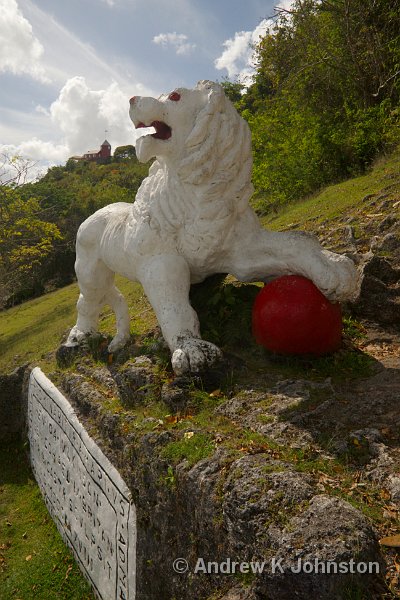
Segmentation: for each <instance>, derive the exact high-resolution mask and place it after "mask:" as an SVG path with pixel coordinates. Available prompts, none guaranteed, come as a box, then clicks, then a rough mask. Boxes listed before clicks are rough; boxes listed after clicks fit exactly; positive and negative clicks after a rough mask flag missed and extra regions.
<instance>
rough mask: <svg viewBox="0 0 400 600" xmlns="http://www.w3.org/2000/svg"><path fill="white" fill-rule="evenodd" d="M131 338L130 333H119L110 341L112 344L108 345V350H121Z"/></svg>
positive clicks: (111, 351) (110, 351)
mask: <svg viewBox="0 0 400 600" xmlns="http://www.w3.org/2000/svg"><path fill="white" fill-rule="evenodd" d="M129 338H130V334H129V333H127V334H122V333H118V334H117V335H116V336H115V337H114V338H113V339H112V340H111V342H110V344H109V345H108V348H107V350H108V352H109V353H110V354H112V353H113V352H116V351H117V350H121V348H123V347H124V346H125V344H126V343H127V341H128V340H129Z"/></svg>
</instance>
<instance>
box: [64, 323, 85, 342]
mask: <svg viewBox="0 0 400 600" xmlns="http://www.w3.org/2000/svg"><path fill="white" fill-rule="evenodd" d="M86 336H87V333H85V332H84V331H80V330H79V329H78V328H77V326H76V325H74V327H73V328H72V329H71V331H70V332H69V336H68V338H67V341H66V342H65V344H64V346H66V347H67V348H72V347H73V346H79V344H80V343H81V342H82V340H83V339H85V337H86Z"/></svg>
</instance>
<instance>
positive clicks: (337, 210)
mask: <svg viewBox="0 0 400 600" xmlns="http://www.w3.org/2000/svg"><path fill="white" fill-rule="evenodd" d="M399 178H400V150H398V151H397V152H395V153H394V154H393V155H392V156H390V157H388V158H381V159H379V160H378V161H377V162H376V163H375V165H374V166H373V167H372V168H371V170H370V171H369V172H368V173H367V174H365V175H361V176H360V177H355V178H353V179H348V180H347V181H343V182H341V183H338V184H336V185H330V186H328V187H326V188H324V189H323V190H322V191H321V192H319V193H317V194H314V195H312V196H311V197H309V198H307V199H305V200H301V201H299V202H295V203H293V204H290V205H288V206H286V207H285V208H283V209H282V210H281V211H280V212H277V213H270V214H268V215H267V216H265V217H263V219H262V222H263V225H264V226H265V227H266V228H268V229H275V230H282V229H292V228H300V229H306V230H310V231H312V230H314V231H316V230H317V229H318V226H319V225H321V224H322V223H324V222H325V221H334V220H337V219H341V220H344V219H345V218H346V217H347V216H349V215H351V214H353V213H354V210H355V209H358V208H360V207H362V205H363V201H364V199H365V197H366V196H370V195H372V194H376V193H379V192H381V193H385V192H386V191H387V187H388V186H390V187H391V188H393V185H392V184H393V182H394V181H396V182H397V183H398V180H399Z"/></svg>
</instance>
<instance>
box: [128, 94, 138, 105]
mask: <svg viewBox="0 0 400 600" xmlns="http://www.w3.org/2000/svg"><path fill="white" fill-rule="evenodd" d="M135 100H136V96H132V98H131V99H130V100H129V104H133V103H134V102H135Z"/></svg>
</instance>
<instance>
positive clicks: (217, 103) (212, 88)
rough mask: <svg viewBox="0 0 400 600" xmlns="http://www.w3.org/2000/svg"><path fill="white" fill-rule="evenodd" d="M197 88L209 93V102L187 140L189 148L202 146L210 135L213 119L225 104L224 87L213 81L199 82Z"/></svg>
mask: <svg viewBox="0 0 400 600" xmlns="http://www.w3.org/2000/svg"><path fill="white" fill-rule="evenodd" d="M196 88H197V89H198V90H204V91H205V92H208V94H207V102H206V105H205V107H204V108H203V110H201V111H200V112H199V114H198V115H197V118H196V122H195V124H194V127H193V129H192V131H191V133H190V134H189V136H188V138H187V140H186V146H187V147H188V148H190V147H193V146H197V145H198V144H201V143H202V142H203V141H204V139H205V137H206V136H207V135H209V133H210V123H211V121H212V120H213V117H214V116H215V115H216V114H217V113H219V112H220V111H221V110H222V109H223V107H224V104H225V101H226V99H225V94H224V90H223V88H222V86H220V85H219V84H218V83H214V82H213V81H199V83H198V84H197V86H196Z"/></svg>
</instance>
